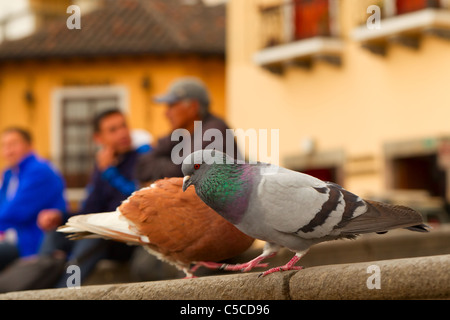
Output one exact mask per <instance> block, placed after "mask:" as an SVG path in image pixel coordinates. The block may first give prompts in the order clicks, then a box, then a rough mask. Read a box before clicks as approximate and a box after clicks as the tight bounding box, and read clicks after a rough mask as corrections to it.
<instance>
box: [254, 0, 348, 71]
mask: <svg viewBox="0 0 450 320" xmlns="http://www.w3.org/2000/svg"><path fill="white" fill-rule="evenodd" d="M338 18H339V2H338V1H337V0H290V1H284V2H283V3H281V4H277V5H270V6H262V7H260V23H261V50H259V51H258V52H256V53H255V55H254V57H253V60H254V62H255V63H256V64H257V65H259V66H261V67H264V68H266V69H267V70H269V71H272V72H274V73H277V74H282V73H283V71H284V69H285V67H286V66H289V65H291V66H292V65H295V66H299V67H304V68H310V67H311V65H312V63H313V62H314V61H316V60H321V61H325V62H328V63H330V64H333V65H340V64H341V53H342V50H343V42H342V40H341V39H340V31H339V21H338Z"/></svg>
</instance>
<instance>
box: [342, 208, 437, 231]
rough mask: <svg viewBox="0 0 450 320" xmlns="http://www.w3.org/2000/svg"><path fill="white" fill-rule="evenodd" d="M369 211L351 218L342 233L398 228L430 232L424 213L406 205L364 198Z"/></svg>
mask: <svg viewBox="0 0 450 320" xmlns="http://www.w3.org/2000/svg"><path fill="white" fill-rule="evenodd" d="M364 202H365V203H366V205H367V211H366V212H365V213H363V214H361V215H360V216H358V217H356V218H354V219H351V220H349V221H348V223H347V224H346V225H344V226H343V227H342V228H341V229H340V231H341V235H347V234H360V233H370V232H384V231H388V230H391V229H396V228H406V229H408V230H411V231H419V232H428V230H427V229H426V228H427V227H428V226H427V225H425V224H423V219H422V215H421V214H420V213H419V212H417V211H415V210H413V209H411V208H408V207H405V206H401V205H392V204H387V203H382V202H378V201H372V200H364Z"/></svg>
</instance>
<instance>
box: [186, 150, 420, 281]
mask: <svg viewBox="0 0 450 320" xmlns="http://www.w3.org/2000/svg"><path fill="white" fill-rule="evenodd" d="M182 171H183V175H184V179H183V190H187V188H188V187H189V186H191V185H193V186H195V190H196V193H197V195H198V196H199V197H200V199H202V200H203V201H204V202H205V203H206V204H207V205H208V206H210V207H211V208H212V209H214V211H216V212H217V213H218V214H219V215H221V216H222V217H224V218H225V219H227V220H228V221H229V222H231V223H232V224H234V225H235V226H236V227H237V228H238V229H239V230H241V231H242V232H243V233H245V234H247V235H249V236H251V237H253V238H256V239H260V240H263V241H266V244H265V246H264V249H263V252H262V254H261V255H260V256H258V257H256V258H255V259H253V260H251V261H249V262H247V263H243V264H237V265H235V266H233V268H235V269H236V270H239V269H240V270H242V271H249V270H251V269H252V268H253V267H254V266H255V265H257V264H259V263H260V262H261V261H263V260H264V259H266V258H269V257H273V256H275V255H276V254H277V252H278V251H279V250H280V248H282V247H285V248H288V249H289V250H291V251H292V252H294V253H295V255H294V257H293V258H292V259H291V260H290V261H289V262H288V263H287V264H285V265H284V266H280V267H276V268H271V269H269V270H267V271H265V272H264V273H262V274H260V276H266V275H268V274H271V273H273V272H278V271H284V270H300V269H302V267H300V266H295V264H296V263H297V262H298V261H299V260H300V259H301V257H303V256H304V255H305V254H306V253H307V251H308V250H309V248H310V247H311V246H312V245H315V244H317V243H320V242H323V241H328V240H334V239H342V238H350V239H354V238H356V237H357V236H358V235H360V234H364V233H371V232H376V233H384V232H386V231H388V230H391V229H394V228H406V229H409V230H412V231H418V232H428V230H427V228H428V226H427V225H425V224H424V223H423V219H422V216H421V214H420V213H418V212H417V211H415V210H413V209H411V208H408V207H405V206H400V205H391V204H386V203H381V202H377V201H371V200H364V199H362V198H361V197H359V196H357V195H355V194H353V193H351V192H350V191H347V190H345V189H344V188H343V187H341V186H340V185H338V184H336V183H332V182H325V181H322V180H320V179H317V178H315V177H312V176H310V175H307V174H303V173H301V172H296V171H292V170H289V169H286V168H283V167H279V166H276V165H272V164H268V163H261V162H256V163H245V162H244V163H240V162H239V161H237V160H234V159H233V158H231V157H229V156H228V155H226V154H224V153H222V152H220V151H218V150H211V149H206V150H199V151H196V152H194V153H191V154H190V155H188V156H187V157H186V158H185V159H184V161H183V164H182ZM230 270H232V268H231V269H230Z"/></svg>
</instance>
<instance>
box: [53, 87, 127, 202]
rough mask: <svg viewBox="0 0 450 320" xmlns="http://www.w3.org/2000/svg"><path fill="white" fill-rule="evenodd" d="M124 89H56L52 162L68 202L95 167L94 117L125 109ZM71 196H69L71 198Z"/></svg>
mask: <svg viewBox="0 0 450 320" xmlns="http://www.w3.org/2000/svg"><path fill="white" fill-rule="evenodd" d="M127 99H128V93H127V89H126V88H124V87H121V86H99V87H94V86H92V87H67V88H58V89H56V90H55V91H54V92H53V97H52V132H51V139H52V141H51V145H52V159H51V160H52V162H53V163H54V164H55V165H56V166H57V167H58V168H59V170H60V171H61V172H62V174H63V176H64V178H65V180H66V184H67V187H68V189H69V193H68V198H73V199H69V201H71V200H74V201H78V200H80V199H78V198H80V196H78V195H77V194H78V193H76V192H75V189H80V190H82V188H84V187H86V185H87V183H88V181H89V179H90V175H91V173H92V169H93V165H94V156H95V151H96V145H95V143H94V141H93V138H92V137H93V120H94V116H95V115H96V114H98V113H99V112H101V111H104V110H107V109H111V108H118V109H120V110H122V111H123V112H125V113H126V111H127V109H128V100H127ZM72 194H73V195H74V196H73V197H71V195H72Z"/></svg>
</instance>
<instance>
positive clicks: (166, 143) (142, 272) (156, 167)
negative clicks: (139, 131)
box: [130, 77, 240, 281]
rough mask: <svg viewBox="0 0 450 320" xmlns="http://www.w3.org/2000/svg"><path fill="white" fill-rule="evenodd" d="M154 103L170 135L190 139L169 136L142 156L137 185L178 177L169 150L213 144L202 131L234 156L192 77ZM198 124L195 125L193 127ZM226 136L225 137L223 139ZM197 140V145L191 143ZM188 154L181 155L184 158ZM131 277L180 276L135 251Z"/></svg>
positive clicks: (205, 92)
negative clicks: (218, 137) (209, 132)
mask: <svg viewBox="0 0 450 320" xmlns="http://www.w3.org/2000/svg"><path fill="white" fill-rule="evenodd" d="M155 102H157V103H165V104H166V106H167V110H166V117H167V119H168V120H169V122H170V124H171V127H172V131H174V130H176V129H184V130H182V131H184V132H189V134H190V136H191V139H190V140H189V139H186V140H185V141H179V140H178V139H173V137H172V133H171V134H169V135H167V136H165V137H163V138H161V139H159V140H158V142H157V145H156V147H155V148H154V149H153V150H152V151H151V152H150V153H147V154H143V155H141V156H140V158H139V159H138V163H137V165H136V171H135V177H136V178H137V179H138V180H139V181H140V182H141V183H149V182H152V181H154V180H157V179H162V178H164V177H182V176H183V174H182V172H181V163H180V162H178V163H176V162H175V161H173V159H172V149H174V147H175V146H177V145H178V144H179V143H186V141H187V144H188V145H187V146H186V147H187V149H189V150H192V151H194V150H196V149H195V148H194V147H197V148H198V147H201V148H202V149H203V148H206V147H208V146H209V145H210V144H211V143H213V142H214V138H213V139H212V141H210V140H207V141H203V139H202V137H203V135H204V133H205V131H206V130H208V129H216V131H215V132H217V130H219V132H220V133H221V135H222V141H223V148H222V150H220V151H223V152H225V151H226V141H227V138H228V141H232V142H233V149H234V150H233V151H234V153H233V154H234V155H235V156H236V157H237V156H240V154H238V149H237V145H236V143H235V139H234V135H233V133H232V132H231V131H230V130H229V131H227V129H228V126H227V125H226V123H225V122H224V121H223V120H221V119H219V118H218V117H216V116H214V115H212V114H211V113H210V112H209V105H210V97H209V93H208V90H207V89H206V87H205V85H204V84H203V82H201V81H200V80H199V79H197V78H194V77H185V78H180V79H178V80H176V81H175V82H173V83H172V85H171V86H170V87H169V90H168V92H167V93H166V94H164V95H162V96H158V97H156V98H155ZM196 121H201V128H202V132H201V136H200V137H199V136H198V134H197V132H195V135H196V137H194V128H195V122H196ZM197 124H198V123H197ZM227 135H228V136H227ZM197 139H201V143H199V142H198V141H195V140H197ZM189 153H190V152H187V153H185V154H184V156H185V157H186V156H187V155H188V154H189ZM130 267H131V274H132V275H133V277H134V278H133V280H134V281H150V280H163V279H171V278H176V277H179V276H181V274H180V273H179V271H177V270H176V269H175V268H173V267H171V266H169V265H167V264H163V263H162V262H161V261H160V260H158V259H156V258H154V257H153V256H151V255H149V254H148V253H147V252H145V251H144V250H143V249H142V248H140V247H138V248H136V250H135V252H134V256H133V259H132V261H131V266H130ZM203 272H204V273H203V275H207V274H211V272H212V271H210V270H204V271H203Z"/></svg>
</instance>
